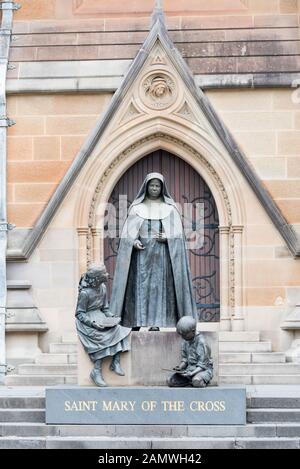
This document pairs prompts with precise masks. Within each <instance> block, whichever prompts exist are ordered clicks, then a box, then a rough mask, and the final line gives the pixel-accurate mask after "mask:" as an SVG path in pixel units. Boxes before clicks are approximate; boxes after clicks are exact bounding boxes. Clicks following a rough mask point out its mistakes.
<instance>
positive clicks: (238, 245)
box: [232, 226, 245, 331]
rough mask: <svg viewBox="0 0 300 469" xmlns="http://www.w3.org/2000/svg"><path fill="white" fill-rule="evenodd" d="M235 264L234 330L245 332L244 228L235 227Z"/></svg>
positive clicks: (233, 229)
mask: <svg viewBox="0 0 300 469" xmlns="http://www.w3.org/2000/svg"><path fill="white" fill-rule="evenodd" d="M232 235H233V263H234V308H233V312H232V313H233V314H232V330H233V331H243V330H244V327H245V325H244V312H243V305H244V302H243V243H242V235H243V226H233V227H232Z"/></svg>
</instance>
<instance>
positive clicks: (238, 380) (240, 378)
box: [219, 374, 300, 385]
mask: <svg viewBox="0 0 300 469" xmlns="http://www.w3.org/2000/svg"><path fill="white" fill-rule="evenodd" d="M222 384H226V385H227V384H245V385H247V384H300V375H265V376H264V375H231V374H230V375H229V374H228V375H219V385H222Z"/></svg>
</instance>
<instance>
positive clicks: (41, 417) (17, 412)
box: [0, 409, 45, 423]
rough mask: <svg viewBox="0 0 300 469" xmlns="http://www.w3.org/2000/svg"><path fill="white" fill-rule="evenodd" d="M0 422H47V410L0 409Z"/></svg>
mask: <svg viewBox="0 0 300 469" xmlns="http://www.w3.org/2000/svg"><path fill="white" fill-rule="evenodd" d="M0 422H1V423H3V422H45V410H43V409H13V410H12V409H0Z"/></svg>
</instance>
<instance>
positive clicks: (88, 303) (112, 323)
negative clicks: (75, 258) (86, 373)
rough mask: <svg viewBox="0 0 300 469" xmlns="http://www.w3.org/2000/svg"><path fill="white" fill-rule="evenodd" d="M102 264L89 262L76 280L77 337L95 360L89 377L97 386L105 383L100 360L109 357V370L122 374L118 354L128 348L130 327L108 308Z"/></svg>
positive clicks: (105, 279)
mask: <svg viewBox="0 0 300 469" xmlns="http://www.w3.org/2000/svg"><path fill="white" fill-rule="evenodd" d="M107 279H108V273H107V271H106V267H105V265H99V266H91V267H90V268H89V269H88V271H87V272H86V273H85V274H84V275H83V276H82V277H81V279H80V282H79V292H78V301H77V308H76V328H77V333H78V336H79V339H80V341H81V343H82V345H83V347H84V349H85V350H86V352H87V353H88V354H89V357H90V359H91V360H92V361H93V362H94V369H93V370H92V372H91V374H90V377H91V379H92V380H93V382H94V383H95V384H96V385H97V386H100V387H104V386H107V384H106V382H105V381H104V379H103V376H102V360H103V358H105V357H107V356H111V357H112V362H111V365H110V370H111V371H114V372H115V373H116V374H117V375H120V376H124V374H125V373H124V371H123V370H122V368H121V364H120V354H121V353H122V352H126V351H128V350H129V348H130V347H129V340H128V338H129V334H130V332H131V329H129V328H127V327H123V326H120V325H119V324H118V322H119V321H118V318H115V317H113V315H112V314H111V312H110V310H109V306H108V301H107V294H106V285H105V283H106V282H107ZM109 318H110V319H109Z"/></svg>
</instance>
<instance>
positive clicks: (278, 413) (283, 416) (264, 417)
mask: <svg viewBox="0 0 300 469" xmlns="http://www.w3.org/2000/svg"><path fill="white" fill-rule="evenodd" d="M247 421H248V422H249V423H266V422H277V423H283V422H288V423H293V422H299V423H300V409H269V408H265V409H248V411H247Z"/></svg>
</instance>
